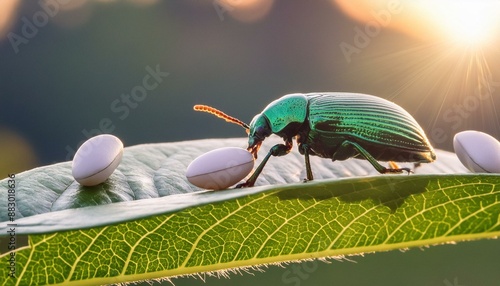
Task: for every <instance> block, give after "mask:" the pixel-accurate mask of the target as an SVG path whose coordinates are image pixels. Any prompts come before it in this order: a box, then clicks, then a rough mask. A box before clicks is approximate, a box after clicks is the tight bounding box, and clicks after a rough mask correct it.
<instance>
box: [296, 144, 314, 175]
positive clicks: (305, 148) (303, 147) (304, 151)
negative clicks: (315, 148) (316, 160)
mask: <svg viewBox="0 0 500 286" xmlns="http://www.w3.org/2000/svg"><path fill="white" fill-rule="evenodd" d="M299 150H300V151H301V152H300V153H302V154H303V155H304V159H305V162H306V175H307V178H306V179H304V182H307V181H312V180H313V179H314V177H313V173H312V169H311V162H310V161H309V153H310V149H309V146H308V145H307V144H300V145H299Z"/></svg>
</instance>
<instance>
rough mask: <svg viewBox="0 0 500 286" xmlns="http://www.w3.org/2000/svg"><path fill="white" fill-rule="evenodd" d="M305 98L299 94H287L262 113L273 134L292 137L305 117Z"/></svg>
mask: <svg viewBox="0 0 500 286" xmlns="http://www.w3.org/2000/svg"><path fill="white" fill-rule="evenodd" d="M307 101H308V100H307V97H306V96H304V95H303V94H301V93H294V94H288V95H285V96H283V97H281V98H278V99H277V100H275V101H273V102H271V103H270V104H269V105H268V106H267V107H266V108H265V109H264V111H262V114H263V115H265V116H266V118H267V120H268V121H269V125H270V127H271V130H272V132H273V133H274V134H277V135H279V136H282V137H283V136H294V135H295V134H296V133H297V132H298V129H299V127H300V126H302V124H303V123H304V121H305V120H306V116H307Z"/></svg>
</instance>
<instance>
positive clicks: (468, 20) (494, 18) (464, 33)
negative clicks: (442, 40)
mask: <svg viewBox="0 0 500 286" xmlns="http://www.w3.org/2000/svg"><path fill="white" fill-rule="evenodd" d="M431 3H432V4H430V3H428V4H427V5H426V8H427V10H428V12H429V14H430V16H431V17H432V18H433V20H434V22H436V29H440V30H442V32H443V33H444V36H445V37H448V38H449V39H450V40H452V41H454V42H456V43H458V44H461V45H466V46H469V47H480V46H482V45H484V44H486V43H487V42H488V41H490V40H492V39H493V38H494V37H495V36H497V33H498V32H499V31H498V27H499V24H500V21H499V19H500V1H496V0H482V1H474V0H459V1H454V0H441V1H432V2H431Z"/></svg>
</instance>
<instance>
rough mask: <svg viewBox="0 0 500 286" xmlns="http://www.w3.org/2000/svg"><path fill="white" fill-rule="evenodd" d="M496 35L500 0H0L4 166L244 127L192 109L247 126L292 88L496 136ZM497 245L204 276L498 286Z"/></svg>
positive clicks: (234, 133) (430, 127) (443, 141)
mask: <svg viewBox="0 0 500 286" xmlns="http://www.w3.org/2000/svg"><path fill="white" fill-rule="evenodd" d="M499 43H500V3H499V1H495V0H488V1H486V0H485V1H472V0H471V1H468V0H462V1H452V0H439V1H437V0H435V1H432V0H420V1H410V0H399V1H398V0H377V1H374V0H371V1H369V0H336V1H334V0H330V1H326V0H324V1H299V0H295V1H293V0H291V1H273V0H213V1H212V0H211V1H199V0H185V1H158V0H128V1H125V0H101V1H98V0H72V1H68V0H40V1H20V0H2V1H1V2H0V174H1V177H2V178H4V177H6V176H7V174H8V173H18V172H21V171H24V170H27V169H31V168H34V167H37V166H42V165H48V164H52V163H56V162H62V161H67V160H71V159H72V157H73V154H74V152H75V151H76V150H77V148H78V147H79V145H80V144H81V143H83V142H84V141H85V140H86V139H88V138H90V137H92V136H94V135H97V134H99V133H112V134H114V135H116V136H118V137H119V138H121V139H122V140H123V142H124V144H125V145H126V146H131V145H136V144H142V143H154V142H169V141H181V140H193V139H202V138H212V137H215V138H219V137H220V138H224V137H243V136H245V133H244V132H243V130H241V128H240V127H237V126H235V125H230V124H227V123H225V122H223V121H221V120H217V119H214V118H212V117H210V116H208V115H206V114H201V113H196V112H194V111H193V110H192V106H193V105H194V104H208V105H212V106H214V107H217V108H219V109H221V110H223V111H225V112H227V113H229V114H230V115H233V116H235V117H238V118H240V119H241V120H243V121H246V122H249V121H250V120H251V118H252V117H253V116H254V115H255V114H257V113H259V112H260V111H261V110H262V109H263V108H264V107H265V106H266V105H267V104H268V103H269V102H271V101H272V100H274V99H276V98H278V97H280V96H282V95H284V94H287V93H293V92H315V91H349V92H361V93H368V94H373V95H377V96H380V97H383V98H386V99H389V100H392V101H394V102H396V103H397V104H399V105H401V106H402V107H403V108H405V109H406V110H407V111H408V112H410V113H411V114H412V115H413V116H414V117H415V118H416V119H417V121H418V122H419V123H420V124H421V126H422V127H423V129H424V130H425V131H426V133H427V135H428V137H429V139H430V141H431V142H432V144H433V145H434V147H436V148H441V149H446V150H452V142H453V136H454V134H455V133H457V132H459V131H462V130H467V129H475V130H480V131H484V132H487V133H489V134H491V135H493V136H494V137H496V138H500V123H499V117H498V112H497V109H498V108H499V107H500V101H499V96H498V95H499V94H500V70H499V68H500V67H499V55H500V50H499V49H498V48H497V47H498V46H499ZM499 255H500V247H499V244H498V242H497V241H481V242H471V243H462V244H459V245H457V246H443V247H438V248H431V249H427V250H425V251H419V250H411V251H409V252H408V253H400V252H388V253H377V254H372V255H368V256H366V257H356V258H355V259H354V260H356V261H357V262H358V263H356V264H354V263H350V262H343V263H339V262H336V261H333V262H332V263H331V264H324V263H320V262H311V263H309V264H301V265H299V266H298V267H300V268H294V267H292V266H286V267H285V268H279V267H271V268H269V269H267V270H266V272H265V273H259V272H255V271H254V273H255V275H250V274H244V275H243V276H241V275H231V277H232V278H231V279H230V280H226V279H222V280H219V279H214V278H209V279H208V280H207V283H206V284H207V285H233V284H236V283H238V284H241V285H254V284H255V283H263V284H265V285H268V284H269V285H270V284H273V285H281V284H291V285H368V284H375V285H379V284H384V285H445V286H448V285H498V281H500V274H499V273H498V271H497V270H496V269H498V266H499V262H498V257H499ZM175 283H176V285H202V284H204V283H203V281H201V280H195V279H193V278H183V279H180V280H175ZM447 283H448V284H447ZM495 283H497V284H495ZM165 284H167V285H168V283H165Z"/></svg>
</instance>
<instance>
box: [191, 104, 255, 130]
mask: <svg viewBox="0 0 500 286" xmlns="http://www.w3.org/2000/svg"><path fill="white" fill-rule="evenodd" d="M193 109H194V110H196V111H203V112H207V113H211V114H213V115H215V116H217V117H219V118H221V119H224V120H226V121H227V122H230V123H234V124H238V125H239V126H241V127H243V128H245V129H247V130H249V129H250V126H248V124H246V123H245V122H243V121H241V120H239V119H237V118H234V117H232V116H229V115H227V114H225V113H224V112H222V111H220V110H218V109H215V108H213V107H210V106H208V105H201V104H197V105H195V106H193Z"/></svg>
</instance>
